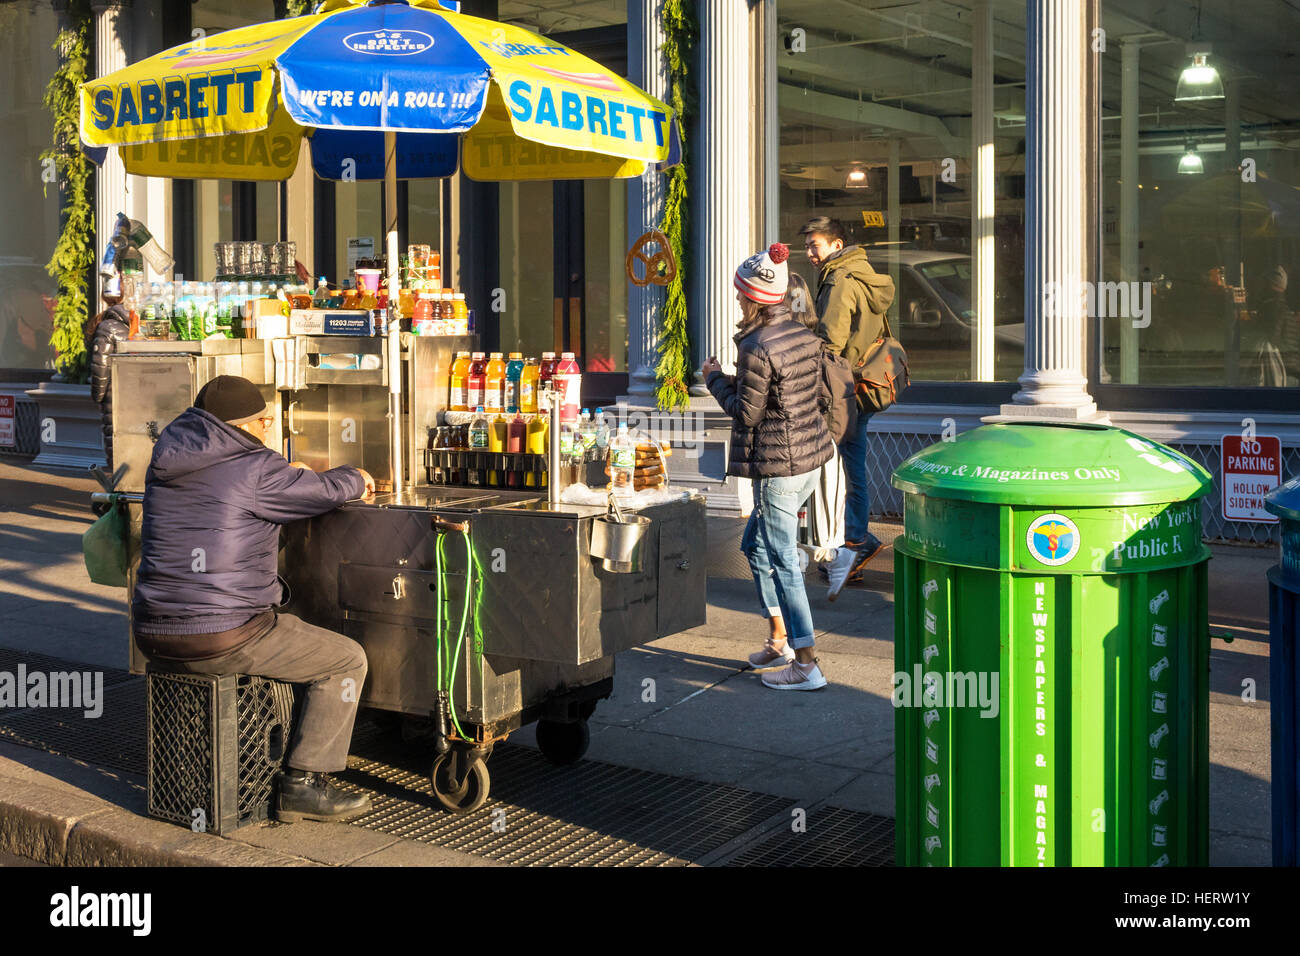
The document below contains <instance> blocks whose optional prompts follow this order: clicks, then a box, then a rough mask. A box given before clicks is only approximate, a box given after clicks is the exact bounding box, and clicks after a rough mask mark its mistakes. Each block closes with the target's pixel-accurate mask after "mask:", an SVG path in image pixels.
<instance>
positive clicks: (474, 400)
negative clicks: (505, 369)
mask: <svg viewBox="0 0 1300 956" xmlns="http://www.w3.org/2000/svg"><path fill="white" fill-rule="evenodd" d="M486 378H487V359H485V358H484V357H483V353H482V352H475V353H474V354H473V356H472V358H471V360H470V363H469V397H468V403H467V404H468V406H469V407H470V408H478V407H479V406H480V405H482V404H483V403H484V398H483V392H484V386H485V384H486V381H485V380H486Z"/></svg>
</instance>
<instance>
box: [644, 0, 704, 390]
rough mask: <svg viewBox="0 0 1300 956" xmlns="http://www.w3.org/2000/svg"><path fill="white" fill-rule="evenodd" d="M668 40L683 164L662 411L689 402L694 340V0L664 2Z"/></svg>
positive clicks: (671, 233) (676, 177)
mask: <svg viewBox="0 0 1300 956" xmlns="http://www.w3.org/2000/svg"><path fill="white" fill-rule="evenodd" d="M662 16H663V27H664V42H663V46H662V47H661V50H662V52H663V56H664V60H665V62H666V63H667V65H668V82H669V84H670V90H669V104H668V105H669V106H671V107H672V108H673V113H674V114H675V116H676V121H677V128H678V131H679V132H680V134H681V140H682V157H681V162H680V163H678V164H677V165H676V166H674V167H673V168H672V169H671V170H669V173H668V197H667V200H666V201H665V202H664V218H663V224H662V225H661V226H660V232H662V233H663V234H664V236H666V237H667V239H668V244H669V246H670V247H671V248H672V250H673V257H674V258H675V259H676V260H677V275H676V276H675V277H674V278H673V280H672V281H671V282H669V283H668V289H667V295H666V296H665V297H664V305H663V313H662V315H663V326H662V330H661V333H660V337H659V365H658V367H657V368H656V369H655V378H656V381H657V385H656V388H655V402H656V404H658V406H659V408H661V409H664V410H669V409H674V408H685V407H686V406H687V405H689V404H690V400H691V396H690V391H689V386H690V379H691V377H692V375H691V340H690V335H689V333H688V330H687V325H686V319H687V309H686V278H685V276H686V251H687V249H688V248H689V245H690V243H689V237H690V219H689V209H688V206H687V200H688V191H687V170H688V155H689V154H688V152H687V148H686V131H687V130H688V129H689V128H690V120H691V117H692V116H693V115H694V112H695V79H694V76H693V73H694V69H693V67H694V58H693V53H694V46H695V38H696V37H697V36H698V35H699V28H698V26H697V25H696V21H695V4H694V2H693V0H664V5H663V14H662Z"/></svg>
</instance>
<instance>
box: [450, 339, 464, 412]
mask: <svg viewBox="0 0 1300 956" xmlns="http://www.w3.org/2000/svg"><path fill="white" fill-rule="evenodd" d="M447 407H448V408H449V409H450V410H451V411H453V412H467V411H469V353H468V352H457V353H456V361H455V362H453V363H452V365H451V398H450V400H449V401H448V403H447Z"/></svg>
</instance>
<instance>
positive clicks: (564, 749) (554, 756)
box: [537, 720, 591, 767]
mask: <svg viewBox="0 0 1300 956" xmlns="http://www.w3.org/2000/svg"><path fill="white" fill-rule="evenodd" d="M590 743H591V730H590V728H588V727H587V721H586V720H575V721H573V722H572V723H560V722H559V721H558V720H539V721H538V722H537V746H538V747H539V748H541V751H542V755H543V756H544V757H546V759H547V760H549V761H550V762H551V763H553V764H558V765H559V766H561V767H564V766H567V765H569V764H572V763H577V762H578V761H579V760H581V759H582V755H583V754H585V753H586V752H587V747H588V745H589V744H590Z"/></svg>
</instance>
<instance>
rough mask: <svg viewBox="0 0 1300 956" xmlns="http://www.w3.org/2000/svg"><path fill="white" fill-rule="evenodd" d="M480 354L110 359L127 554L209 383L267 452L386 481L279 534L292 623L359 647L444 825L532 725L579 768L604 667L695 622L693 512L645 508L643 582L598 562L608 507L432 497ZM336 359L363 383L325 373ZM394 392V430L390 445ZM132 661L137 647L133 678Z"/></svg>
mask: <svg viewBox="0 0 1300 956" xmlns="http://www.w3.org/2000/svg"><path fill="white" fill-rule="evenodd" d="M476 344H477V343H476V339H475V338H474V337H459V338H449V337H419V336H410V335H404V336H403V337H402V345H403V348H402V353H401V364H400V368H399V369H397V370H396V371H397V372H398V375H397V376H394V374H393V372H394V371H395V370H394V369H393V368H392V367H391V366H390V365H389V364H388V356H387V354H386V350H385V342H384V340H383V339H379V338H374V339H345V338H342V337H328V336H315V337H308V336H295V337H292V338H287V339H277V340H265V341H258V340H251V341H249V340H245V341H241V340H234V341H230V342H222V341H218V340H213V341H211V342H203V343H163V344H162V345H168V346H170V348H163V347H160V346H154V347H152V348H151V347H149V345H150V344H149V343H141V345H142V346H143V347H141V348H139V349H138V350H137V349H130V350H128V352H127V353H126V354H123V355H119V356H116V357H115V358H114V388H115V392H114V403H113V408H114V415H115V422H114V434H115V436H117V435H121V436H123V437H124V438H128V439H129V440H128V441H127V444H126V446H125V447H126V451H125V454H124V455H123V457H122V458H121V460H122V461H123V462H124V463H125V464H126V465H127V471H126V474H125V476H124V477H123V480H122V484H121V485H120V486H119V490H120V491H125V492H127V494H126V495H125V496H124V497H125V499H126V500H127V503H128V507H129V508H130V511H131V516H132V519H133V520H132V526H133V528H134V529H135V535H136V540H135V542H133V546H134V547H136V548H138V534H139V526H140V509H141V503H140V502H141V492H143V489H144V472H145V469H146V468H147V465H148V455H149V452H150V451H151V449H152V442H153V441H154V440H156V438H157V435H158V433H159V432H160V431H161V428H162V427H165V426H166V423H167V422H169V421H170V420H171V418H173V417H175V415H177V414H179V413H180V412H181V411H183V410H184V409H185V408H186V407H188V405H189V404H191V403H192V401H193V397H194V395H195V394H197V391H198V389H199V388H201V387H202V385H203V384H204V383H205V382H206V381H208V380H210V379H211V378H212V377H213V376H214V375H218V374H225V373H229V374H240V375H244V376H245V377H248V378H250V379H252V380H253V381H254V382H255V383H257V384H258V385H259V386H261V387H262V388H263V389H264V391H265V392H266V394H267V396H268V400H269V401H270V402H271V403H272V404H273V406H274V407H275V409H276V413H277V414H276V417H277V425H276V430H275V433H274V435H273V436H270V437H268V442H267V443H268V444H269V445H273V446H274V447H277V448H281V449H283V450H284V451H285V452H286V454H288V456H289V457H290V458H291V459H295V460H303V461H306V462H307V463H309V464H311V465H312V466H313V467H314V468H330V467H335V466H337V465H340V464H355V465H359V466H361V467H364V468H366V469H367V470H368V471H370V472H371V473H372V474H375V475H376V476H378V475H385V474H391V475H393V481H392V483H391V485H390V490H388V491H387V492H386V493H383V494H380V495H378V496H377V497H375V498H374V499H373V500H367V501H363V502H353V503H350V504H348V505H346V506H344V507H343V508H340V509H338V510H336V511H333V512H330V513H328V514H324V515H320V516H319V517H316V518H313V519H311V520H309V521H302V522H298V523H295V524H292V525H289V526H287V527H286V528H285V531H284V534H283V536H282V545H283V549H282V552H281V574H282V576H283V578H284V580H285V581H286V582H287V595H286V600H287V603H286V606H285V608H284V610H285V611H286V612H288V613H294V614H297V615H299V616H300V617H302V618H303V620H306V621H309V622H311V623H313V624H317V625H320V626H322V627H327V628H330V629H331V630H335V631H338V632H340V633H342V634H345V635H347V636H349V637H351V638H353V639H355V640H356V641H358V642H359V643H360V644H361V645H362V646H363V647H364V648H365V651H366V656H367V659H368V661H369V673H368V676H367V679H366V683H365V685H364V687H363V688H361V689H360V702H361V704H362V705H363V706H366V707H369V708H373V709H375V710H378V711H384V712H387V713H390V714H392V715H393V716H392V718H391V719H392V721H393V723H394V725H395V729H400V731H401V732H402V733H403V735H404V737H405V738H406V739H408V740H412V741H417V742H424V743H425V744H426V745H427V746H428V748H429V752H430V757H431V759H432V766H431V769H430V777H431V782H432V784H433V789H434V792H435V794H436V795H437V797H438V799H439V801H440V802H441V803H442V805H443V806H444V807H446V808H447V809H448V810H450V811H453V812H469V811H471V810H474V809H476V808H478V807H480V806H482V804H483V802H484V801H485V800H486V799H487V796H488V790H489V786H490V778H489V776H488V771H487V759H488V757H489V756H490V755H491V752H492V748H493V746H494V745H495V744H496V743H497V742H499V741H501V740H504V739H505V738H506V736H507V735H509V734H510V733H511V732H512V731H514V730H516V729H517V728H519V727H521V726H523V725H525V724H528V723H532V722H534V721H536V722H537V724H538V727H537V740H538V744H539V746H540V748H541V749H542V752H543V753H544V754H546V756H547V757H549V758H550V759H551V760H553V761H555V762H557V763H571V762H573V761H576V760H578V759H579V758H580V757H581V756H582V754H583V753H584V752H585V751H586V749H587V744H588V741H589V732H588V729H587V719H588V718H589V717H590V716H591V714H592V712H593V711H594V709H595V707H596V704H597V702H598V701H599V700H600V699H602V698H605V697H608V696H609V694H610V692H611V689H612V686H613V674H614V655H615V654H617V653H618V652H619V651H622V650H626V649H628V648H631V647H635V646H637V645H640V644H644V643H646V642H649V641H653V640H655V639H657V638H659V637H663V636H666V635H669V634H673V633H676V632H678V631H681V630H684V629H686V628H689V627H694V626H697V625H699V624H703V623H704V620H705V566H704V554H705V502H704V499H703V498H702V497H701V496H699V495H691V496H690V497H685V498H683V499H680V500H676V501H671V502H667V503H664V504H660V505H657V506H653V507H648V508H644V509H642V510H641V511H640V515H641V516H643V517H645V518H647V519H649V528H648V531H647V532H646V534H645V536H644V538H643V539H642V543H641V545H640V548H641V550H640V562H639V568H638V569H637V570H633V571H623V572H615V571H608V570H605V568H604V566H603V565H602V562H601V561H600V560H599V559H598V558H593V557H592V556H591V554H590V547H591V537H592V529H593V524H594V523H595V522H597V521H599V520H601V519H602V518H603V516H604V515H605V509H604V508H603V507H592V506H586V505H567V504H561V503H559V502H558V501H557V500H555V499H556V498H557V497H558V496H557V495H555V494H548V489H542V488H532V489H507V488H504V487H502V488H498V487H489V486H480V487H454V486H449V485H431V484H426V483H425V482H426V481H428V480H429V479H430V476H429V473H428V471H427V469H426V451H427V450H428V449H430V447H431V443H432V440H433V435H434V433H435V429H436V427H437V425H438V424H439V421H440V417H441V415H442V413H443V411H444V410H445V406H446V402H447V393H446V374H447V371H448V369H449V367H450V364H451V361H452V359H453V358H454V356H455V352H456V351H459V350H462V349H463V350H470V349H472V348H473V347H474V346H475V345H476ZM347 355H353V356H356V359H357V361H356V363H355V367H352V368H338V367H330V366H337V365H339V364H345V363H341V362H340V361H339V360H337V357H338V356H347ZM331 356H334V357H336V358H335V360H331V359H330V357H331ZM364 356H374V358H372V359H369V360H367V359H365V358H364ZM394 390H396V392H397V393H398V394H399V396H400V399H401V401H400V407H401V409H402V420H401V423H400V432H399V435H398V436H397V437H396V438H395V439H393V440H389V438H390V436H392V435H393V431H394V429H393V428H392V427H391V420H390V418H389V415H388V409H389V408H390V405H389V401H390V394H391V393H392V392H393V391H394ZM394 446H396V448H395V447H394ZM395 453H396V454H395ZM394 459H396V461H395V460H394ZM130 580H131V583H132V584H133V581H134V578H133V576H131V578H130ZM462 622H463V623H462ZM144 663H145V662H144V660H143V658H142V657H141V655H139V653H138V652H137V651H136V649H135V646H134V642H132V668H133V670H135V671H136V672H142V671H143V667H144Z"/></svg>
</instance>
